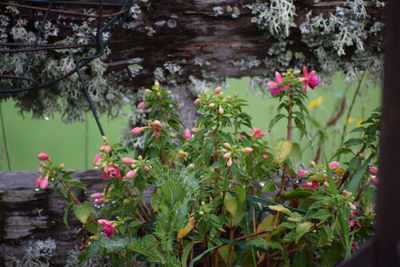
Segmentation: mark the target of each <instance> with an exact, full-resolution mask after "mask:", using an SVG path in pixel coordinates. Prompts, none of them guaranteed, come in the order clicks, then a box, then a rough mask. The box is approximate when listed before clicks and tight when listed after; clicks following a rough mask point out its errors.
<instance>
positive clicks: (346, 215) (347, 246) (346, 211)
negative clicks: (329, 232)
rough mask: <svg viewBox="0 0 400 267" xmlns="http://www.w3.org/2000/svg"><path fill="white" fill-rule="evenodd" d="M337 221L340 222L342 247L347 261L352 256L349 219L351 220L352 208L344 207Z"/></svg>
mask: <svg viewBox="0 0 400 267" xmlns="http://www.w3.org/2000/svg"><path fill="white" fill-rule="evenodd" d="M337 219H338V220H339V225H340V228H341V230H342V231H341V235H342V245H343V249H344V251H345V257H346V259H347V258H349V257H350V255H351V240H350V235H349V232H350V226H349V219H350V207H349V205H344V206H342V208H341V209H339V210H338V216H337Z"/></svg>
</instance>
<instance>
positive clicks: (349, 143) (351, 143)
mask: <svg viewBox="0 0 400 267" xmlns="http://www.w3.org/2000/svg"><path fill="white" fill-rule="evenodd" d="M362 143H363V140H362V139H361V138H350V139H349V140H347V141H346V142H345V143H344V144H343V145H344V146H346V147H350V146H356V145H360V144H362Z"/></svg>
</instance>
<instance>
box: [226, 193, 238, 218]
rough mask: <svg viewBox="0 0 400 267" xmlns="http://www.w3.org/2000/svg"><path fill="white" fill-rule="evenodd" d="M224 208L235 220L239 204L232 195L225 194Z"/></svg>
mask: <svg viewBox="0 0 400 267" xmlns="http://www.w3.org/2000/svg"><path fill="white" fill-rule="evenodd" d="M224 206H225V209H226V210H227V211H228V212H229V213H230V214H231V216H232V218H234V217H235V215H236V211H237V204H236V199H235V198H234V197H233V196H232V195H231V194H230V193H226V194H225V198H224Z"/></svg>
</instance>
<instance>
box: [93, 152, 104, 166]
mask: <svg viewBox="0 0 400 267" xmlns="http://www.w3.org/2000/svg"><path fill="white" fill-rule="evenodd" d="M102 158H103V154H101V153H98V154H96V156H94V158H93V165H95V166H97V165H99V164H100V161H101V160H102Z"/></svg>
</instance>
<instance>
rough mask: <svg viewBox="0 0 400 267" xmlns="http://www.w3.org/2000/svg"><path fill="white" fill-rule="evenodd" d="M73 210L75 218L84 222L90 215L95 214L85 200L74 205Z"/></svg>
mask: <svg viewBox="0 0 400 267" xmlns="http://www.w3.org/2000/svg"><path fill="white" fill-rule="evenodd" d="M73 210H74V214H75V216H76V218H77V219H78V220H79V221H80V222H81V223H86V221H87V219H88V218H89V216H90V215H95V214H96V211H95V210H94V209H93V207H92V205H91V204H90V203H89V202H87V201H85V202H83V203H82V204H81V205H74V208H73Z"/></svg>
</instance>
